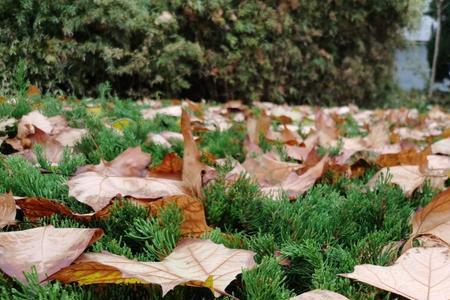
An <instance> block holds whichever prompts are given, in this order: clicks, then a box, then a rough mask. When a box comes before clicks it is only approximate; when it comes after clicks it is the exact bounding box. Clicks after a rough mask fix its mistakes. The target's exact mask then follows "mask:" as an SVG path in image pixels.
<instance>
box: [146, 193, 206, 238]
mask: <svg viewBox="0 0 450 300" xmlns="http://www.w3.org/2000/svg"><path fill="white" fill-rule="evenodd" d="M170 203H175V204H176V205H177V206H178V207H179V208H180V209H181V212H182V214H183V223H182V224H181V228H180V229H181V233H182V234H183V235H190V236H194V237H199V236H201V235H202V234H203V233H205V232H206V231H209V230H210V229H211V228H210V227H209V226H208V224H206V218H205V211H204V208H203V204H202V203H201V202H200V201H199V200H196V199H194V198H192V197H190V196H187V195H181V196H169V197H165V198H163V199H160V200H156V201H152V202H149V206H150V210H151V213H152V215H158V214H159V209H160V208H161V207H163V206H165V205H167V204H170Z"/></svg>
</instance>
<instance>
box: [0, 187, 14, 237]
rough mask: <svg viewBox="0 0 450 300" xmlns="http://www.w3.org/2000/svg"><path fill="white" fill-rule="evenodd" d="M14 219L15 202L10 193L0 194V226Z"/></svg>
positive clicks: (11, 222) (12, 221)
mask: <svg viewBox="0 0 450 300" xmlns="http://www.w3.org/2000/svg"><path fill="white" fill-rule="evenodd" d="M15 221H16V203H15V201H14V197H13V195H12V194H11V193H8V194H3V195H0V228H3V227H5V226H6V225H10V224H14V223H15Z"/></svg>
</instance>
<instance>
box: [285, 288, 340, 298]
mask: <svg viewBox="0 0 450 300" xmlns="http://www.w3.org/2000/svg"><path fill="white" fill-rule="evenodd" d="M290 300H348V298H347V297H344V296H342V295H341V294H338V293H335V292H331V291H327V290H313V291H310V292H306V293H303V294H301V295H298V296H295V297H292V298H290Z"/></svg>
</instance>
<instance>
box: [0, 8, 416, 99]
mask: <svg viewBox="0 0 450 300" xmlns="http://www.w3.org/2000/svg"><path fill="white" fill-rule="evenodd" d="M418 1H421V0H415V1H410V0H395V1H392V0H322V1H312V0H311V1H300V0H277V1H275V0H264V1H262V0H246V1H238V0H209V1H192V0H152V1H148V0H75V1H73V0H72V1H70V0H2V1H0V74H1V75H0V76H1V78H0V79H2V81H1V84H2V87H3V88H4V89H5V88H8V87H11V83H12V78H13V74H14V72H15V69H16V66H17V64H18V62H19V61H20V60H24V61H25V64H26V75H27V78H28V79H29V80H30V82H31V83H34V84H37V85H38V86H40V87H41V88H43V89H44V90H58V89H62V90H64V91H66V92H67V91H69V92H72V93H74V94H78V95H89V94H95V92H96V87H97V86H98V85H99V84H100V83H102V82H109V83H110V84H111V86H112V88H113V91H114V92H115V93H117V94H118V95H121V96H142V95H149V96H152V97H162V98H179V97H189V98H191V99H201V98H205V99H214V100H219V101H223V100H228V99H237V98H240V99H244V100H261V101H278V102H282V101H289V102H294V103H305V102H308V103H316V104H339V103H343V102H349V101H352V102H355V103H357V104H363V103H367V102H368V101H373V100H375V99H377V98H378V97H380V95H381V94H382V93H383V92H385V91H386V89H387V88H389V86H390V85H391V84H392V74H391V73H392V60H393V55H392V54H393V50H394V49H395V48H396V47H397V46H398V45H399V42H400V38H399V37H400V34H399V32H400V29H401V28H403V27H404V26H406V25H407V24H408V22H409V20H410V12H411V7H410V6H411V5H410V4H411V3H412V2H418Z"/></svg>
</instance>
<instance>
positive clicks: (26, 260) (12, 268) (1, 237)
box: [0, 226, 103, 282]
mask: <svg viewBox="0 0 450 300" xmlns="http://www.w3.org/2000/svg"><path fill="white" fill-rule="evenodd" d="M102 235H103V231H102V230H101V229H79V228H54V227H53V226H45V227H38V228H34V229H28V230H23V231H12V232H0V245H1V246H0V269H1V270H2V271H3V272H4V273H5V274H7V275H9V276H11V277H15V278H17V279H18V280H20V281H22V282H26V278H25V275H24V272H31V271H32V267H33V266H34V267H35V268H36V272H37V275H38V278H39V281H42V280H43V279H45V278H47V276H48V275H52V274H53V273H55V272H57V271H59V270H61V269H62V268H64V267H67V266H69V265H70V264H71V263H72V262H73V261H74V260H75V259H76V258H77V257H78V256H79V255H80V254H81V253H82V252H83V251H84V249H86V247H87V246H89V245H91V244H92V243H94V242H95V241H97V240H98V239H99V238H100V237H101V236H102Z"/></svg>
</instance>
